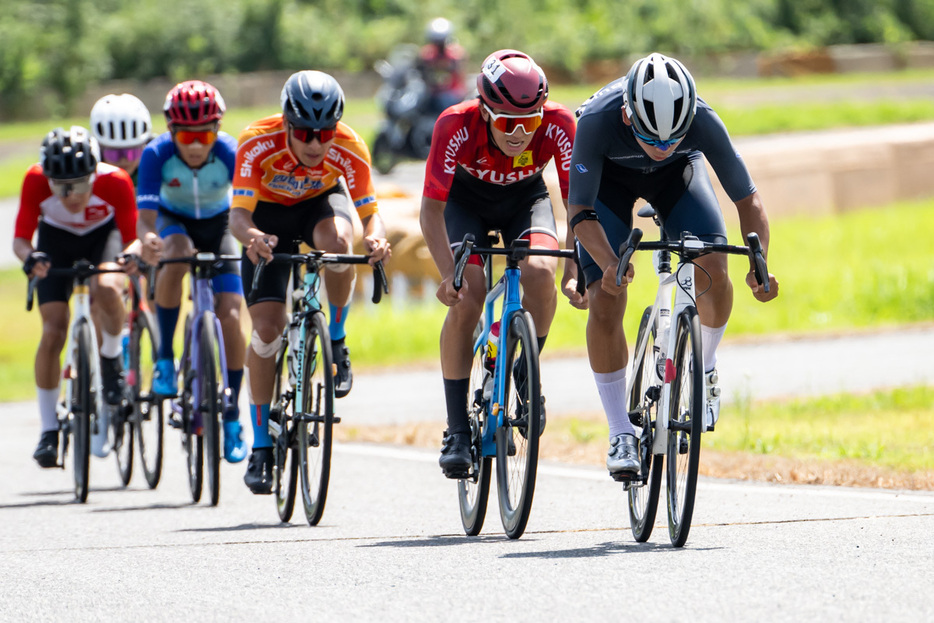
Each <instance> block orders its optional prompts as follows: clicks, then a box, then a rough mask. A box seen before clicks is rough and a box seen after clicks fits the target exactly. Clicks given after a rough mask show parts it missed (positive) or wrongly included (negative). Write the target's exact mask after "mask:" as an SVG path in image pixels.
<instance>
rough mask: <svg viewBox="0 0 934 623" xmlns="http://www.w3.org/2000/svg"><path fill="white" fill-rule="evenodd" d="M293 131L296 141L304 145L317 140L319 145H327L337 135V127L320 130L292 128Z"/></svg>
mask: <svg viewBox="0 0 934 623" xmlns="http://www.w3.org/2000/svg"><path fill="white" fill-rule="evenodd" d="M291 129H292V136H294V137H295V140H297V141H301V142H302V143H310V142H311V141H313V140H315V139H318V142H319V143H327V142H328V141H330V140H331V139H333V138H334V137H335V136H336V135H337V126H333V127H330V128H321V129H320V130H315V129H313V128H296V127H295V126H291Z"/></svg>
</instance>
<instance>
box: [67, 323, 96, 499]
mask: <svg viewBox="0 0 934 623" xmlns="http://www.w3.org/2000/svg"><path fill="white" fill-rule="evenodd" d="M75 344H76V349H77V351H76V357H75V365H76V367H77V370H76V374H75V378H74V380H73V381H72V383H71V388H72V396H71V413H72V418H73V419H72V434H73V435H74V445H75V474H74V476H75V498H76V499H77V500H78V501H79V502H81V503H82V504H83V503H84V502H87V501H88V478H89V476H90V458H91V414H92V413H93V411H94V407H93V403H92V401H93V396H92V394H91V327H90V326H89V325H88V323H87V321H86V320H80V321H79V322H78V326H77V327H76V328H75Z"/></svg>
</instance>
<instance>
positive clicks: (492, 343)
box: [485, 320, 499, 372]
mask: <svg viewBox="0 0 934 623" xmlns="http://www.w3.org/2000/svg"><path fill="white" fill-rule="evenodd" d="M498 345H499V320H497V321H496V322H494V323H493V325H492V326H491V327H490V335H489V337H488V338H487V342H486V361H485V364H486V369H487V370H489V371H490V372H493V368H495V367H496V348H497V346H498Z"/></svg>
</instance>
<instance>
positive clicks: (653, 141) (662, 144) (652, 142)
mask: <svg viewBox="0 0 934 623" xmlns="http://www.w3.org/2000/svg"><path fill="white" fill-rule="evenodd" d="M632 133H633V134H635V135H636V138H637V139H639V140H640V141H642V142H643V143H645V144H646V145H649V146H651V147H658V148H659V149H661V150H662V151H665V150H667V149H668V148H669V147H671V146H672V145H675V144H677V143H679V142H680V141H681V138H676V139H672V140H670V141H660V140H658V139H657V138H649V137H648V136H644V135H642V134H639V133H638V132H636V131H635V130H633V131H632ZM682 138H683V137H682Z"/></svg>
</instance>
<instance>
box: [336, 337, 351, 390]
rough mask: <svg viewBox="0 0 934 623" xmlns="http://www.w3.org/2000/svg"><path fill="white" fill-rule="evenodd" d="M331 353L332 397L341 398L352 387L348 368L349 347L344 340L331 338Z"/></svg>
mask: <svg viewBox="0 0 934 623" xmlns="http://www.w3.org/2000/svg"><path fill="white" fill-rule="evenodd" d="M331 355H332V357H333V358H334V359H333V361H334V368H335V370H336V372H335V374H334V397H335V398H343V397H344V396H346V395H347V394H349V393H350V388H351V387H353V370H351V369H350V349H349V348H347V346H345V345H344V340H343V338H342V339H339V340H331Z"/></svg>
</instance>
